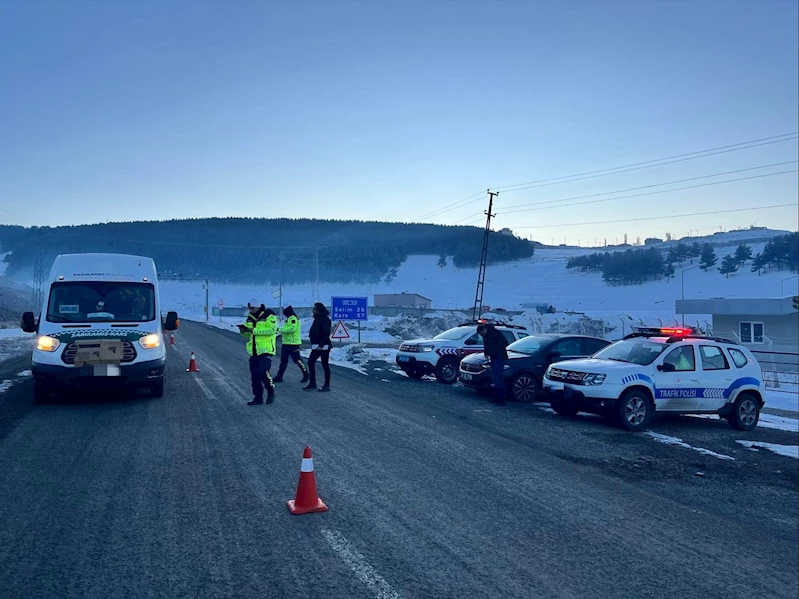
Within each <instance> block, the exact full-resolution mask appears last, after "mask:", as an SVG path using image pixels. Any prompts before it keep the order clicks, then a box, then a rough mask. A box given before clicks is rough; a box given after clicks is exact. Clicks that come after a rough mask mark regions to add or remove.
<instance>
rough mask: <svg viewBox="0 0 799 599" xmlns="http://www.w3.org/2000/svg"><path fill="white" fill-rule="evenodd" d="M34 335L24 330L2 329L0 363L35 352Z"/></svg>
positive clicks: (0, 332) (0, 330)
mask: <svg viewBox="0 0 799 599" xmlns="http://www.w3.org/2000/svg"><path fill="white" fill-rule="evenodd" d="M33 341H34V337H33V335H29V334H28V333H23V332H22V329H0V362H2V361H4V360H7V359H8V358H10V357H12V356H16V355H19V354H20V353H24V352H29V351H32V350H33Z"/></svg>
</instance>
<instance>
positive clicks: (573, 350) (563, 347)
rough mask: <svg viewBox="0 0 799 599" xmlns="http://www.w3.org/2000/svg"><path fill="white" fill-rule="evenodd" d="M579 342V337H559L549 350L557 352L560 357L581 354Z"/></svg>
mask: <svg viewBox="0 0 799 599" xmlns="http://www.w3.org/2000/svg"><path fill="white" fill-rule="evenodd" d="M580 346H581V343H580V339H561V340H560V341H556V342H555V343H554V344H553V345H552V348H551V349H550V351H552V352H557V353H559V354H560V355H561V357H562V358H566V357H575V356H581V355H583V354H582V351H581V349H582V348H581V347H580Z"/></svg>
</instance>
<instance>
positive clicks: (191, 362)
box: [186, 352, 200, 372]
mask: <svg viewBox="0 0 799 599" xmlns="http://www.w3.org/2000/svg"><path fill="white" fill-rule="evenodd" d="M186 372H200V369H199V368H197V358H195V357H194V352H191V358H190V359H189V367H188V368H187V369H186Z"/></svg>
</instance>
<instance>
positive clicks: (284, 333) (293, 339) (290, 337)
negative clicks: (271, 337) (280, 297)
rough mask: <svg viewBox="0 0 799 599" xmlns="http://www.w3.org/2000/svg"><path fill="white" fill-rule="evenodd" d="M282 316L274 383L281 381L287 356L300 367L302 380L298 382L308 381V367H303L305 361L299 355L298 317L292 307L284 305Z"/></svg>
mask: <svg viewBox="0 0 799 599" xmlns="http://www.w3.org/2000/svg"><path fill="white" fill-rule="evenodd" d="M283 316H285V317H286V322H285V323H283V326H282V327H280V340H281V346H280V368H279V369H278V371H277V377H275V382H276V383H282V382H283V375H284V374H285V372H286V368H287V367H288V365H289V358H290V359H292V360H294V363H295V364H296V365H297V366H299V367H300V372H301V373H302V380H301V381H300V383H307V382H308V369H307V368H306V367H305V362H303V361H302V357H301V356H300V346H301V345H302V339H301V338H300V319H299V318H297V314H296V313H295V312H294V308H292V307H291V306H286V307H285V308H284V309H283Z"/></svg>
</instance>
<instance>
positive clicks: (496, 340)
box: [477, 324, 508, 405]
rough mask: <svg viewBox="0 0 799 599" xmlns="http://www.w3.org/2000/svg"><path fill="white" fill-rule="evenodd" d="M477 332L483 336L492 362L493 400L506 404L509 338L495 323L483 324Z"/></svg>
mask: <svg viewBox="0 0 799 599" xmlns="http://www.w3.org/2000/svg"><path fill="white" fill-rule="evenodd" d="M477 333H478V334H479V335H480V336H481V337H482V338H483V353H484V354H485V357H486V358H488V360H489V361H490V362H491V376H492V378H493V379H494V388H495V392H496V397H495V398H494V399H493V400H492V401H493V402H494V403H497V404H499V405H504V404H505V372H504V371H505V362H507V360H508V350H507V347H508V340H507V339H505V335H503V334H502V333H500V332H499V331H498V330H497V329H496V328H495V327H494V325H491V324H481V325H480V326H478V327H477Z"/></svg>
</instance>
